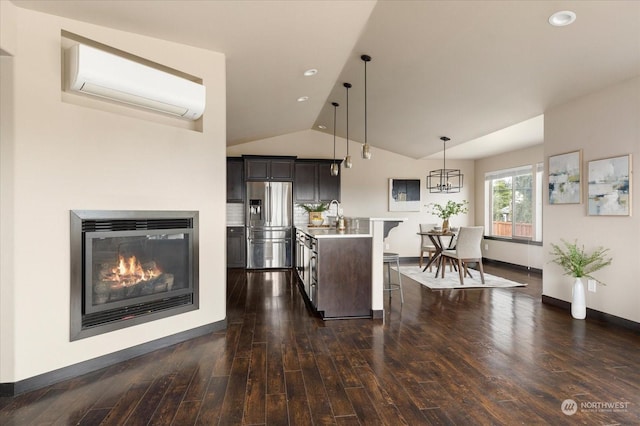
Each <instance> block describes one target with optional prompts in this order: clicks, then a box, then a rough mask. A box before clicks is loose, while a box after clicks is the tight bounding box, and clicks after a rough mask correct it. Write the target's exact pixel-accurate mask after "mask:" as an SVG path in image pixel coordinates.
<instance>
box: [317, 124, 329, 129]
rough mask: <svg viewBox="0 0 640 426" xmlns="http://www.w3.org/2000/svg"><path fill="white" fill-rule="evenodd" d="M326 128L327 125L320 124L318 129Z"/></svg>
mask: <svg viewBox="0 0 640 426" xmlns="http://www.w3.org/2000/svg"><path fill="white" fill-rule="evenodd" d="M326 128H327V126H325V125H324V124H318V129H322V130H324V129H326Z"/></svg>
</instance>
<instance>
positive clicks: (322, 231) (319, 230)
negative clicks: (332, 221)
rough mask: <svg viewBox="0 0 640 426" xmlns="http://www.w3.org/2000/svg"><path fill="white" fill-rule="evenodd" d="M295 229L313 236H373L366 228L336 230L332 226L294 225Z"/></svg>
mask: <svg viewBox="0 0 640 426" xmlns="http://www.w3.org/2000/svg"><path fill="white" fill-rule="evenodd" d="M296 229H299V230H300V231H302V232H304V233H305V234H307V235H310V236H312V237H314V238H367V237H369V238H370V237H372V236H373V235H372V234H371V232H369V230H368V229H367V230H364V229H360V228H346V229H345V230H338V229H336V228H334V227H314V226H296Z"/></svg>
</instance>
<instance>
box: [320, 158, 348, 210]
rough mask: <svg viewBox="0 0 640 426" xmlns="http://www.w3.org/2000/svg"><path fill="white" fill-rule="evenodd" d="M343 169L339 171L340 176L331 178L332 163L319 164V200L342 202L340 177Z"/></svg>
mask: <svg viewBox="0 0 640 426" xmlns="http://www.w3.org/2000/svg"><path fill="white" fill-rule="evenodd" d="M341 174H342V169H339V171H338V176H331V162H322V163H319V164H318V200H319V201H324V202H329V201H331V200H338V201H340V175H341Z"/></svg>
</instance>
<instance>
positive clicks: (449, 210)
mask: <svg viewBox="0 0 640 426" xmlns="http://www.w3.org/2000/svg"><path fill="white" fill-rule="evenodd" d="M429 206H430V207H431V214H432V215H434V216H438V217H439V218H440V219H442V231H443V232H447V231H448V230H449V218H451V217H452V216H457V215H459V214H464V213H467V212H468V211H469V202H468V201H467V200H462V201H461V202H459V203H457V202H455V201H453V200H449V201H447V204H445V205H441V204H438V203H431V204H429Z"/></svg>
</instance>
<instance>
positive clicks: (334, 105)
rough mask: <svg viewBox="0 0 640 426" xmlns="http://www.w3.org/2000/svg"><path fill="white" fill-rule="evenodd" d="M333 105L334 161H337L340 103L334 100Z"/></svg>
mask: <svg viewBox="0 0 640 426" xmlns="http://www.w3.org/2000/svg"><path fill="white" fill-rule="evenodd" d="M331 105H333V163H334V164H335V163H336V115H337V112H338V105H339V104H338V103H337V102H332V103H331Z"/></svg>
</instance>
